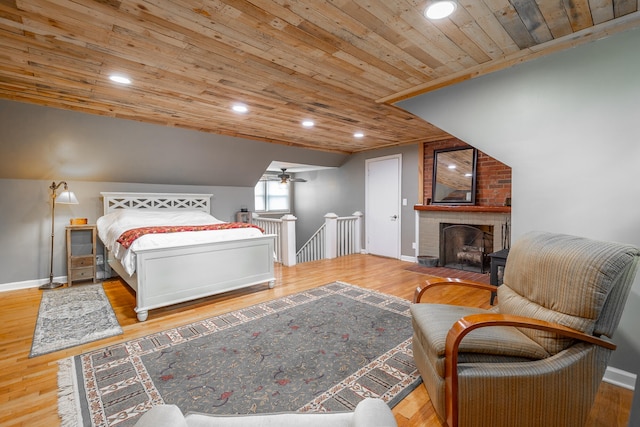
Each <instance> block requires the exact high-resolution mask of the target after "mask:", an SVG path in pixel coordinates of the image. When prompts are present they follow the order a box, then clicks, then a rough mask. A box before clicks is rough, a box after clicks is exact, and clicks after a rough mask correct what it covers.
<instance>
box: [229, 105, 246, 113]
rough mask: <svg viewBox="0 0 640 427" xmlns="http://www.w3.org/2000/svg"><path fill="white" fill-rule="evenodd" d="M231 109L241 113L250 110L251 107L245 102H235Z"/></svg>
mask: <svg viewBox="0 0 640 427" xmlns="http://www.w3.org/2000/svg"><path fill="white" fill-rule="evenodd" d="M231 109H232V110H233V111H235V112H236V113H240V114H244V113H246V112H248V111H249V107H247V106H246V105H244V104H233V106H232V107H231Z"/></svg>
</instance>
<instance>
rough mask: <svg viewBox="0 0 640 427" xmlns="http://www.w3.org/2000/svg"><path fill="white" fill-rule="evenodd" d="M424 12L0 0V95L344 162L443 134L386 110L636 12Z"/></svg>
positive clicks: (587, 0)
mask: <svg viewBox="0 0 640 427" xmlns="http://www.w3.org/2000/svg"><path fill="white" fill-rule="evenodd" d="M425 4H426V1H424V0H418V1H416V0H248V1H240V0H71V1H67V0H4V1H1V2H0V97H2V98H5V99H10V100H16V101H24V102H29V103H35V104H39V105H45V106H51V107H58V108H64V109H70V110H76V111H82V112H87V113H93V114H100V115H106V116H111V117H119V118H125V119H133V120H140V121H144V122H149V123H157V124H162V125H167V126H175V127H182V128H189V129H195V130H200V131H205V132H212V133H217V134H223V135H230V136H237V137H242V138H248V139H255V140H261V141H267V142H274V143H281V144H288V145H293V146H298V147H305V148H313V149H319V150H326V151H336V152H343V153H354V152H359V151H365V150H370V149H376V148H382V147H388V146H393V145H398V144H407V143H413V142H418V141H420V142H422V141H430V140H437V139H441V138H443V137H446V136H447V135H446V133H445V132H444V131H442V130H440V129H438V128H436V127H435V126H433V125H431V124H429V123H427V122H425V121H424V120H422V119H420V118H418V117H416V116H414V115H412V114H410V113H408V112H406V111H404V110H402V109H400V108H397V107H395V106H394V105H393V103H394V102H396V101H399V100H401V99H406V98H407V97H410V96H413V95H416V94H418V93H422V92H425V91H429V90H434V89H437V88H441V87H444V86H447V85H451V84H455V83H457V82H460V81H463V80H466V79H469V78H473V77H476V76H479V75H483V74H486V73H489V72H493V71H496V70H499V69H501V68H505V67H509V66H511V65H514V64H517V63H519V62H522V61H525V60H527V59H529V58H535V57H538V56H540V55H544V54H547V53H550V52H556V51H559V50H562V49H566V48H569V47H572V46H575V45H577V44H579V43H582V42H585V41H590V40H593V39H595V38H599V37H603V36H606V35H608V34H611V33H613V32H616V31H620V30H624V29H627V28H631V27H634V26H638V25H639V22H640V17H639V13H638V11H637V9H638V2H637V0H633V1H631V0H598V1H594V0H572V1H560V0H535V1H534V0H459V5H458V8H457V10H456V11H455V13H454V14H453V15H452V16H451V17H449V18H445V19H443V20H439V21H428V20H427V19H426V18H424V15H423V9H424V7H425ZM112 73H120V74H124V75H126V76H128V77H129V78H130V79H131V80H132V81H133V83H132V84H131V85H129V86H119V85H117V84H114V83H112V82H111V81H110V80H109V79H108V76H109V75H110V74H112ZM234 102H241V103H244V104H246V105H247V106H248V108H249V112H248V113H246V114H243V115H239V114H237V113H234V112H232V111H231V110H230V107H231V105H232V104H233V103H234ZM305 119H310V120H313V121H314V122H315V126H314V127H313V128H309V129H307V128H303V127H302V126H301V122H302V121H303V120H305ZM355 132H363V133H364V137H361V138H355V137H354V133H355Z"/></svg>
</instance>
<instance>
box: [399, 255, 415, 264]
mask: <svg viewBox="0 0 640 427" xmlns="http://www.w3.org/2000/svg"><path fill="white" fill-rule="evenodd" d="M400 261H406V262H413V263H416V262H418V259H417V258H416V257H414V256H410V255H400Z"/></svg>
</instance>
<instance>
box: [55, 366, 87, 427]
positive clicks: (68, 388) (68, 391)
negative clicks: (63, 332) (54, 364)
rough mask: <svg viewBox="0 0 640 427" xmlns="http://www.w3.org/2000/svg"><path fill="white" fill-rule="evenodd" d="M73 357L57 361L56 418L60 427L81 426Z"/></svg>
mask: <svg viewBox="0 0 640 427" xmlns="http://www.w3.org/2000/svg"><path fill="white" fill-rule="evenodd" d="M75 378H76V377H75V362H74V360H73V357H68V358H66V359H62V360H60V361H58V416H59V417H60V425H61V427H75V426H80V425H82V415H81V413H80V405H79V404H78V398H77V392H76V390H77V384H76V379H75Z"/></svg>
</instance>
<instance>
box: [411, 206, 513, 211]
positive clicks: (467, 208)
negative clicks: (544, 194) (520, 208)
mask: <svg viewBox="0 0 640 427" xmlns="http://www.w3.org/2000/svg"><path fill="white" fill-rule="evenodd" d="M413 209H414V210H416V211H433V212H478V213H480V212H487V213H511V206H476V205H414V206H413Z"/></svg>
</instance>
